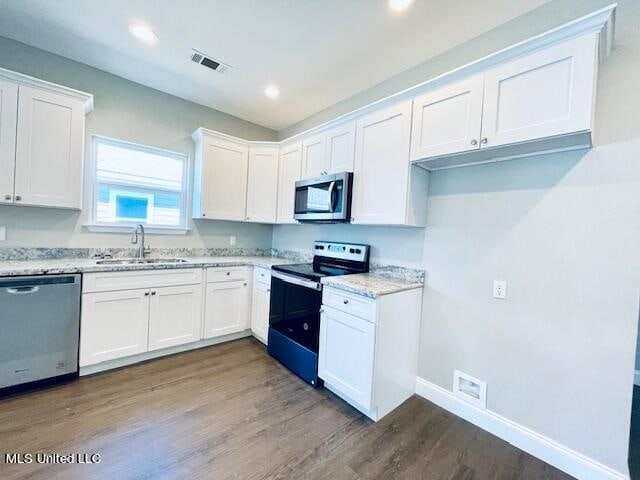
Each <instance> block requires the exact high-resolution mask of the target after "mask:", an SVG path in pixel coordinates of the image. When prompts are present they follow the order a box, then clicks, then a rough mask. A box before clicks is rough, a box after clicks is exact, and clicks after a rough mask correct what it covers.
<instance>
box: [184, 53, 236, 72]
mask: <svg viewBox="0 0 640 480" xmlns="http://www.w3.org/2000/svg"><path fill="white" fill-rule="evenodd" d="M191 60H192V61H193V62H196V63H199V64H200V65H204V66H205V67H207V68H210V69H211V70H215V71H216V72H218V73H224V72H225V71H227V69H229V68H231V65H227V64H226V63H222V62H221V61H219V60H214V59H213V58H211V57H210V56H208V55H206V54H204V53H202V52H201V51H199V50H196V49H195V48H193V49H192V50H191Z"/></svg>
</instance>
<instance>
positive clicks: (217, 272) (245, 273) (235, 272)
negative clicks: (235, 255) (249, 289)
mask: <svg viewBox="0 0 640 480" xmlns="http://www.w3.org/2000/svg"><path fill="white" fill-rule="evenodd" d="M250 278H251V272H250V271H249V267H210V268H207V283H212V282H229V281H237V280H249V279H250Z"/></svg>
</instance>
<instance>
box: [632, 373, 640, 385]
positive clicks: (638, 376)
mask: <svg viewBox="0 0 640 480" xmlns="http://www.w3.org/2000/svg"><path fill="white" fill-rule="evenodd" d="M633 384H634V385H640V370H636V373H635V376H634V377H633Z"/></svg>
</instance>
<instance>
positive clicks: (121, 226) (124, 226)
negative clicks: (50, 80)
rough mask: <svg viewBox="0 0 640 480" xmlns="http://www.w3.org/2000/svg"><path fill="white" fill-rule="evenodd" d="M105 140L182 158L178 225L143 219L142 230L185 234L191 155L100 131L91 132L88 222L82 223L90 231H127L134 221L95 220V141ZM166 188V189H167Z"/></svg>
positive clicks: (126, 146)
mask: <svg viewBox="0 0 640 480" xmlns="http://www.w3.org/2000/svg"><path fill="white" fill-rule="evenodd" d="M100 143H102V144H108V145H114V146H116V147H121V148H126V149H129V150H137V151H139V152H144V153H152V154H156V155H162V156H166V157H171V158H175V159H177V160H182V162H183V165H184V167H183V169H182V189H181V190H180V194H181V196H182V205H181V208H180V220H181V222H180V225H153V224H147V223H143V225H144V227H145V232H148V233H152V234H167V235H184V234H186V233H187V232H188V231H189V230H190V228H189V215H188V214H189V211H188V208H189V204H190V198H189V191H190V188H189V187H190V185H189V179H190V178H191V176H190V173H191V159H190V157H189V155H188V154H186V153H181V152H175V151H172V150H167V149H163V148H157V147H152V146H149V145H143V144H140V143H135V142H129V141H126V140H120V139H117V138H112V137H106V136H103V135H96V134H93V135H91V155H90V162H91V163H90V175H89V180H90V182H91V188H90V191H91V193H90V194H91V201H90V205H91V209H90V211H89V222H88V223H87V224H85V227H86V228H87V229H88V230H89V231H92V232H106V233H129V232H131V231H132V229H133V228H134V227H135V225H136V224H132V223H121V222H115V223H111V222H99V221H97V215H96V214H97V208H98V198H97V195H98V186H99V184H100V182H99V181H98V169H97V166H98V158H97V156H98V144H100ZM109 185H115V186H118V187H123V188H140V189H145V188H146V189H148V190H154V189H152V188H151V189H150V188H147V187H144V186H137V187H135V186H134V187H132V186H131V185H124V184H119V183H117V182H112V183H109ZM157 190H158V191H163V189H162V188H158V189H157ZM167 191H169V190H167ZM170 191H172V192H176V193H177V192H178V191H177V190H170Z"/></svg>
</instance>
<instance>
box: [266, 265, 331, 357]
mask: <svg viewBox="0 0 640 480" xmlns="http://www.w3.org/2000/svg"><path fill="white" fill-rule="evenodd" d="M321 306H322V286H321V285H320V284H319V283H317V282H313V281H311V280H306V279H304V278H300V277H294V276H293V275H288V274H286V273H281V272H276V271H273V272H271V303H270V308H269V326H270V327H271V328H273V329H274V330H277V331H278V332H280V333H282V334H283V335H285V336H287V337H288V338H290V339H291V340H293V341H294V342H296V343H299V344H300V345H303V346H304V347H306V348H308V349H309V350H311V351H313V352H316V353H317V352H318V341H319V335H320V307H321Z"/></svg>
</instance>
